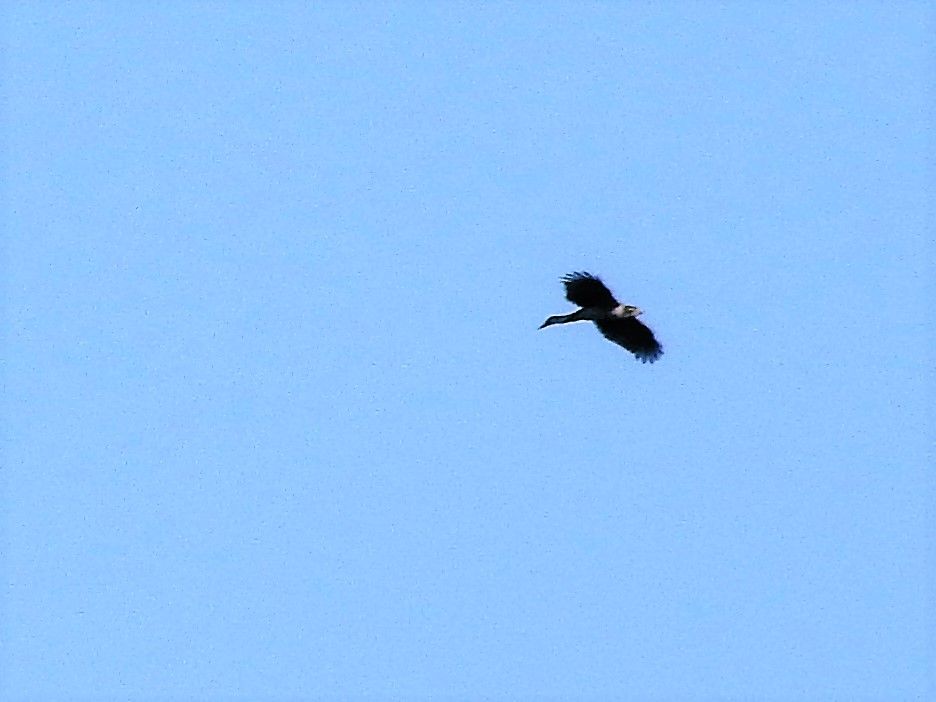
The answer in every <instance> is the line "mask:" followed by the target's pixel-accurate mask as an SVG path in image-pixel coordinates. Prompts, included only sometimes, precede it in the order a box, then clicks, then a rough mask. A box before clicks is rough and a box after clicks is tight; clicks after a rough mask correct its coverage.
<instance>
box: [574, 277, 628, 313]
mask: <svg viewBox="0 0 936 702" xmlns="http://www.w3.org/2000/svg"><path fill="white" fill-rule="evenodd" d="M562 282H563V283H564V284H565V289H566V299H567V300H568V301H569V302H572V303H574V304H576V305H578V306H579V307H601V308H604V309H609V310H610V309H614V308H615V307H617V306H618V301H617V300H615V299H614V295H612V294H611V291H610V290H608V288H607V287H605V284H604V283H602V282H601V280H600V279H598V278H596V277H595V276H593V275H592V274H591V273H570V274H569V275H566V276H563V277H562Z"/></svg>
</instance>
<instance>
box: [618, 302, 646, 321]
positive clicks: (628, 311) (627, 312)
mask: <svg viewBox="0 0 936 702" xmlns="http://www.w3.org/2000/svg"><path fill="white" fill-rule="evenodd" d="M611 314H613V315H614V316H615V317H620V318H621V319H625V318H627V317H639V316H640V315H642V314H643V310H642V309H640V308H639V307H634V306H633V305H618V306H617V307H615V308H614V309H613V310H611Z"/></svg>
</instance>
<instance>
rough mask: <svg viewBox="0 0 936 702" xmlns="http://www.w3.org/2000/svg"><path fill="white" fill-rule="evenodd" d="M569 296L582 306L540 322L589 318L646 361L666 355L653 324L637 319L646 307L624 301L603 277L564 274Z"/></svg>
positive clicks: (617, 341) (564, 321)
mask: <svg viewBox="0 0 936 702" xmlns="http://www.w3.org/2000/svg"><path fill="white" fill-rule="evenodd" d="M561 280H562V282H563V284H564V285H565V288H566V299H567V300H568V301H569V302H571V303H573V304H576V305H578V306H579V309H578V310H576V311H575V312H572V313H571V314H564V315H554V316H552V317H550V318H549V319H547V320H546V321H545V322H543V324H542V325H541V326H540V329H542V328H543V327H548V326H551V325H553V324H566V323H568V322H580V321H586V320H587V321H590V322H594V323H595V326H597V327H598V331H600V332H601V333H602V335H603V336H604V337H605V338H606V339H608V340H609V341H613V342H614V343H615V344H618V345H619V346H623V347H624V348H625V349H627V350H628V351H630V352H631V353H633V354H634V356H636V357H637V358H638V359H639V360H640V361H642V362H643V363H653V362H654V361H655V360H657V359H658V358H659V357H660V356H661V355H663V347H662V346H661V345H660V343H659V342H658V341H657V340H656V338H654V336H653V332H652V331H650V328H649V327H647V326H646V325H645V324H643V323H642V322H641V321H640V320H638V319H637V316H638V315H640V314H643V311H642V310H641V309H640V308H638V307H634V306H633V305H622V304H621V303H620V302H618V301H617V300H616V299H615V298H614V295H613V294H612V293H611V291H610V290H609V289H608V288H607V286H605V284H604V283H602V282H601V279H600V278H597V277H596V276H593V275H592V274H591V273H570V274H569V275H566V276H563V277H562V279H561Z"/></svg>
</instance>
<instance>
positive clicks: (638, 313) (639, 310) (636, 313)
mask: <svg viewBox="0 0 936 702" xmlns="http://www.w3.org/2000/svg"><path fill="white" fill-rule="evenodd" d="M642 314H643V310H642V309H640V308H639V307H638V308H637V309H635V310H634V312H633V314H632V316H633V317H639V316H640V315H642Z"/></svg>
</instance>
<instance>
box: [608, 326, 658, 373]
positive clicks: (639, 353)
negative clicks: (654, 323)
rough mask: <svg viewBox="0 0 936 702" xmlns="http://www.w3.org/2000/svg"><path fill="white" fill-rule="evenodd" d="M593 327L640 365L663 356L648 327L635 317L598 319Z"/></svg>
mask: <svg viewBox="0 0 936 702" xmlns="http://www.w3.org/2000/svg"><path fill="white" fill-rule="evenodd" d="M595 326H597V327H598V330H599V331H600V332H601V333H602V334H603V335H604V338H605V339H607V340H608V341H613V342H614V343H615V344H618V345H619V346H623V347H624V348H625V349H627V350H628V351H630V352H631V353H632V354H634V355H635V356H636V357H637V358H638V359H639V360H640V361H641V362H642V363H653V362H654V361H655V360H657V359H658V358H659V357H660V356H662V355H663V347H662V346H660V342H658V341H657V340H656V339H655V338H654V336H653V332H652V331H650V327H648V326H647V325H645V324H644V323H643V322H641V321H640V320H639V319H637V318H636V317H624V318H623V319H615V318H608V319H599V320H597V321H596V322H595Z"/></svg>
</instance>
